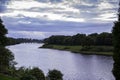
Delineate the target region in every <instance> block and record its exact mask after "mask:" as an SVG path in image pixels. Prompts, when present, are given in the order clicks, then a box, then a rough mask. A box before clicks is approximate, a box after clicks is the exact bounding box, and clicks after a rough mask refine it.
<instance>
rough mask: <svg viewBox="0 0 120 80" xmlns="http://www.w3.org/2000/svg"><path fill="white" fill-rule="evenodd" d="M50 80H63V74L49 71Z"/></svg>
mask: <svg viewBox="0 0 120 80" xmlns="http://www.w3.org/2000/svg"><path fill="white" fill-rule="evenodd" d="M47 77H48V80H63V74H62V73H61V72H60V71H58V70H55V69H54V70H49V72H48V75H47Z"/></svg>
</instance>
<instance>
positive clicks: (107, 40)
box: [44, 32, 112, 46]
mask: <svg viewBox="0 0 120 80" xmlns="http://www.w3.org/2000/svg"><path fill="white" fill-rule="evenodd" d="M44 42H45V43H46V44H56V45H82V46H91V45H97V46H101V45H105V46H112V33H108V32H103V33H100V34H98V33H92V34H89V35H86V34H76V35H73V36H64V35H53V36H50V37H49V38H46V39H44Z"/></svg>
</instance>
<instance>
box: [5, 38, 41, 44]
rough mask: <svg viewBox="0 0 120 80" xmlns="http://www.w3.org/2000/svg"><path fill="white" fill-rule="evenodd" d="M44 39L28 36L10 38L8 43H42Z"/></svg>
mask: <svg viewBox="0 0 120 80" xmlns="http://www.w3.org/2000/svg"><path fill="white" fill-rule="evenodd" d="M41 42H42V40H38V39H28V38H11V37H9V38H8V41H7V43H6V45H15V44H20V43H41Z"/></svg>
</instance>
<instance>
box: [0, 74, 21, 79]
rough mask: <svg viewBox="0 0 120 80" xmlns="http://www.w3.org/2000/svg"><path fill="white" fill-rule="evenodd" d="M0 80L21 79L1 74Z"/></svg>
mask: <svg viewBox="0 0 120 80" xmlns="http://www.w3.org/2000/svg"><path fill="white" fill-rule="evenodd" d="M0 80H19V79H18V78H16V77H11V76H7V75H4V74H0Z"/></svg>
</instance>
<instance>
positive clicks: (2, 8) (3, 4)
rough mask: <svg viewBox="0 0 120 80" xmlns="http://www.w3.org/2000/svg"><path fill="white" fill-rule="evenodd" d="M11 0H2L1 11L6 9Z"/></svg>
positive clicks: (0, 2) (0, 1)
mask: <svg viewBox="0 0 120 80" xmlns="http://www.w3.org/2000/svg"><path fill="white" fill-rule="evenodd" d="M9 1H10V0H0V13H1V12H4V11H5V10H6V5H7V3H8V2H9Z"/></svg>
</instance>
